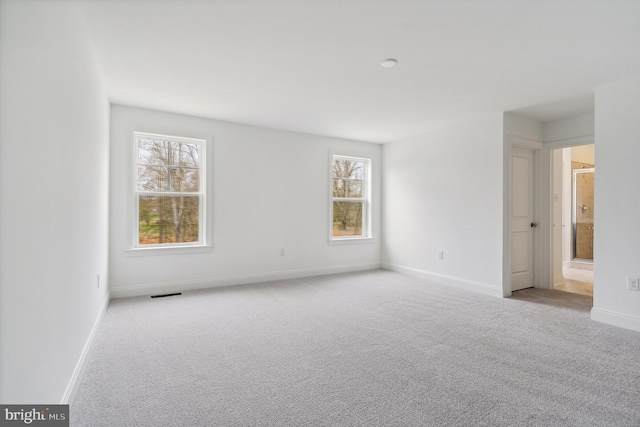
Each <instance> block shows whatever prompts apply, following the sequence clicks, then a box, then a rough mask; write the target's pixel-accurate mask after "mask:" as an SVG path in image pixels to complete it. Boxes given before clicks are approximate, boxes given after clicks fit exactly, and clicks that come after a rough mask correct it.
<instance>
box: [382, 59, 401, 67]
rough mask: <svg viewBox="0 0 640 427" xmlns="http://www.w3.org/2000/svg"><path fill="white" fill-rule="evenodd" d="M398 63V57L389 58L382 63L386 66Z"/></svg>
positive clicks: (393, 65)
mask: <svg viewBox="0 0 640 427" xmlns="http://www.w3.org/2000/svg"><path fill="white" fill-rule="evenodd" d="M397 63H398V60H397V59H393V58H389V59H385V60H384V61H382V62H381V63H380V65H382V66H383V67H384V68H391V67H395V66H396V64H397Z"/></svg>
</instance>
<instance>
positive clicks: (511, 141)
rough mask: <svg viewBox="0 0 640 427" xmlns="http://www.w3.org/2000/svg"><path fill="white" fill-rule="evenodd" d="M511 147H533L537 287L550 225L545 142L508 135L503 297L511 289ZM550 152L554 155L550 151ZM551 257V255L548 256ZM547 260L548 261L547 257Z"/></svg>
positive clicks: (534, 257)
mask: <svg viewBox="0 0 640 427" xmlns="http://www.w3.org/2000/svg"><path fill="white" fill-rule="evenodd" d="M512 147H520V148H524V149H527V150H531V151H533V161H534V170H533V200H534V218H535V221H536V222H537V223H538V227H537V232H536V233H535V235H534V239H533V286H534V287H535V288H542V287H544V282H545V281H544V280H540V279H541V278H543V277H545V273H544V272H545V270H544V269H545V267H546V268H547V269H548V268H549V266H548V265H545V257H544V256H542V253H543V251H542V248H543V245H544V244H545V242H544V239H541V238H539V237H540V236H545V235H546V231H547V229H548V227H549V225H548V220H547V221H546V222H545V219H544V217H545V215H543V212H544V211H543V210H542V206H541V204H540V201H541V200H543V198H542V189H543V188H544V182H543V180H542V177H543V173H542V172H543V169H542V166H543V163H544V162H543V155H542V151H543V148H544V145H543V144H542V142H540V141H536V140H533V139H527V138H523V137H519V136H515V135H507V144H506V147H505V148H506V149H505V150H504V156H505V158H504V160H505V162H504V164H505V169H506V171H505V172H506V173H505V179H504V205H503V206H504V209H503V223H504V232H503V247H504V250H503V253H502V257H503V269H502V294H503V296H504V297H510V296H511V294H512V291H511V179H512V173H513V170H512V164H511V156H512V151H513V150H512ZM549 155H551V154H550V153H549ZM549 259H550V257H549ZM547 263H548V261H547Z"/></svg>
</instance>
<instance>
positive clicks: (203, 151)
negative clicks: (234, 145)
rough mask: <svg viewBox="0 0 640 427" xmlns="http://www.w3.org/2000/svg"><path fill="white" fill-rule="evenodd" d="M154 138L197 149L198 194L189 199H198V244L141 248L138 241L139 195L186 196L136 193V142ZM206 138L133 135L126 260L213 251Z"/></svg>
mask: <svg viewBox="0 0 640 427" xmlns="http://www.w3.org/2000/svg"><path fill="white" fill-rule="evenodd" d="M140 138H155V139H164V140H168V141H171V142H181V143H187V144H196V145H198V161H199V175H200V177H199V191H197V192H189V193H188V195H189V196H198V197H199V207H198V211H199V218H198V239H199V240H198V241H197V242H179V243H160V244H146V245H141V244H140V241H139V233H140V229H139V226H140V221H139V218H140V216H139V215H140V213H139V200H140V199H139V196H140V195H153V194H157V195H163V196H176V195H183V194H187V193H182V192H153V191H140V190H138V139H140ZM207 145H209V140H208V139H207V138H189V137H182V136H172V135H163V134H157V133H151V132H138V131H135V132H133V138H132V144H131V147H132V150H131V162H130V163H131V169H130V170H131V173H130V177H131V179H130V180H129V194H130V198H129V200H130V204H129V206H130V209H128V211H129V218H128V221H129V224H130V226H129V227H128V228H129V230H130V231H129V234H130V236H129V241H130V245H129V249H127V250H126V252H127V256H147V255H173V254H184V253H202V252H210V251H211V250H212V247H211V245H210V243H209V237H208V226H207V224H208V220H207V219H208V215H207V205H208V201H207V163H208V162H207Z"/></svg>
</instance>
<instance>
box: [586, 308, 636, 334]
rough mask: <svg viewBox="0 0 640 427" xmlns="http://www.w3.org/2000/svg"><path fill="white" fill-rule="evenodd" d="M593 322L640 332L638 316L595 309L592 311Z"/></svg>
mask: <svg viewBox="0 0 640 427" xmlns="http://www.w3.org/2000/svg"><path fill="white" fill-rule="evenodd" d="M591 320H593V321H596V322H600V323H606V324H607V325H612V326H617V327H620V328H625V329H630V330H632V331H637V332H640V317H637V316H630V315H628V314H622V313H616V312H615V311H609V310H603V309H601V308H595V307H593V308H592V309H591Z"/></svg>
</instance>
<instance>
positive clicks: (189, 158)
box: [171, 142, 199, 168]
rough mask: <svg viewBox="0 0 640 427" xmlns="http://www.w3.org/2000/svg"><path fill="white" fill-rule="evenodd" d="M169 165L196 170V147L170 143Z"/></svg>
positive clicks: (197, 162)
mask: <svg viewBox="0 0 640 427" xmlns="http://www.w3.org/2000/svg"><path fill="white" fill-rule="evenodd" d="M171 164H172V165H174V166H184V167H192V168H197V167H198V166H199V161H198V145H196V144H185V143H182V142H172V143H171Z"/></svg>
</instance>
